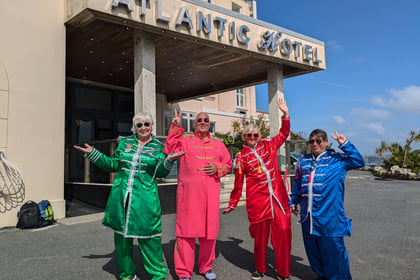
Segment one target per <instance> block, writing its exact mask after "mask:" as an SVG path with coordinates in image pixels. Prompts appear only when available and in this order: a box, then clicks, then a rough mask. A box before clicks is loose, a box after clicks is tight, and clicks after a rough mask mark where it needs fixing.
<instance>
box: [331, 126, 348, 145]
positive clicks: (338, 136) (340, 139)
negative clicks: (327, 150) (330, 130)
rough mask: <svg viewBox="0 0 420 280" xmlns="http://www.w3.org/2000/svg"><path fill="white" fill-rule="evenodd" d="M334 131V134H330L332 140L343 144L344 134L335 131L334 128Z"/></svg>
mask: <svg viewBox="0 0 420 280" xmlns="http://www.w3.org/2000/svg"><path fill="white" fill-rule="evenodd" d="M334 132H335V136H334V135H332V134H331V137H332V138H333V139H334V140H337V142H338V144H340V145H341V144H343V143H344V142H346V139H347V138H346V136H344V135H343V134H339V133H338V132H337V130H335V131H334Z"/></svg>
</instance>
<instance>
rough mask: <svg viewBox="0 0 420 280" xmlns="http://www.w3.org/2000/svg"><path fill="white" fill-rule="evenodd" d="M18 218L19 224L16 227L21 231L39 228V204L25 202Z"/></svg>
mask: <svg viewBox="0 0 420 280" xmlns="http://www.w3.org/2000/svg"><path fill="white" fill-rule="evenodd" d="M17 216H18V223H17V225H16V227H17V228H20V229H25V228H37V227H39V224H40V222H41V221H40V217H41V215H40V212H39V207H38V203H36V202H34V201H32V200H29V201H27V202H25V204H23V205H22V206H21V207H20V210H19V212H18V214H17Z"/></svg>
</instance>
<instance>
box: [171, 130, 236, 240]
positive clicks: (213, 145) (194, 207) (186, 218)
mask: <svg viewBox="0 0 420 280" xmlns="http://www.w3.org/2000/svg"><path fill="white" fill-rule="evenodd" d="M184 131H185V130H184V129H183V128H182V127H178V126H174V125H172V126H171V128H170V130H169V135H168V138H167V139H166V142H165V154H168V153H172V152H178V151H184V152H185V155H184V156H183V157H181V159H180V160H179V173H178V189H177V198H176V200H177V201H176V202H177V209H176V210H177V211H176V212H177V213H176V214H177V216H176V230H175V234H176V236H180V237H206V238H207V239H216V238H217V236H218V234H219V199H220V177H223V176H225V175H226V174H227V173H228V172H229V170H230V167H231V165H232V159H231V157H230V154H229V152H228V150H227V149H226V147H225V145H224V144H223V142H222V141H219V140H216V139H214V138H213V137H211V136H210V135H209V136H207V137H204V138H200V136H199V135H198V134H196V133H192V132H186V133H184ZM208 162H214V163H215V164H216V166H217V173H216V174H214V175H212V176H208V175H207V174H206V173H205V172H204V171H202V168H203V167H204V166H205V165H206V164H207V163H208Z"/></svg>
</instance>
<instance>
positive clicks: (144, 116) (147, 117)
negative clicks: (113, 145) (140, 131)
mask: <svg viewBox="0 0 420 280" xmlns="http://www.w3.org/2000/svg"><path fill="white" fill-rule="evenodd" d="M137 121H149V122H150V123H151V124H153V117H152V115H151V114H149V113H144V112H140V113H137V114H135V115H134V117H133V125H132V126H131V132H133V134H136V122H137Z"/></svg>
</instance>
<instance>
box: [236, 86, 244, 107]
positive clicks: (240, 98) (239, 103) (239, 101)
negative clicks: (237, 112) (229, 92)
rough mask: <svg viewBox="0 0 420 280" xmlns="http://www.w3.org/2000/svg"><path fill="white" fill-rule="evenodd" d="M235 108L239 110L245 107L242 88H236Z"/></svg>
mask: <svg viewBox="0 0 420 280" xmlns="http://www.w3.org/2000/svg"><path fill="white" fill-rule="evenodd" d="M236 106H237V107H239V108H244V107H245V94H244V89H243V88H238V89H237V90H236Z"/></svg>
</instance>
